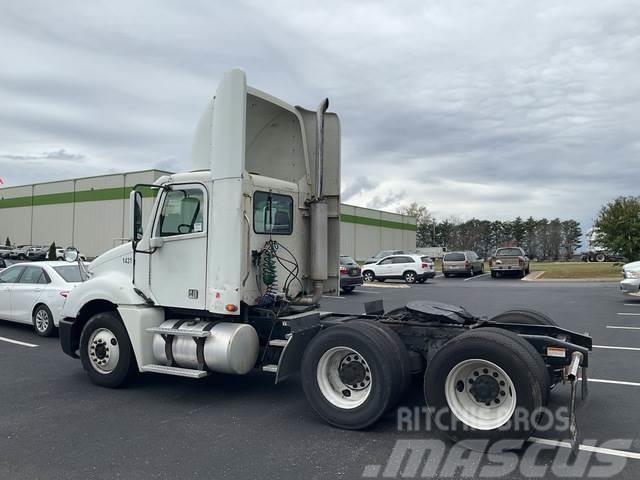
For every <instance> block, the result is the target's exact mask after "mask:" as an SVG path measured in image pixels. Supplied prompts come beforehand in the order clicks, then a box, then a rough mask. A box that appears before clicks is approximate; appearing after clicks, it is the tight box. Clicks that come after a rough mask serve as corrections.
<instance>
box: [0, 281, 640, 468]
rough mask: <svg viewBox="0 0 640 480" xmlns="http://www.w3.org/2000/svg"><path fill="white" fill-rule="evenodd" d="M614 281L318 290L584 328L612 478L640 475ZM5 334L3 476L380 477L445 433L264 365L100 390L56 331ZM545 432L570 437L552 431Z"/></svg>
mask: <svg viewBox="0 0 640 480" xmlns="http://www.w3.org/2000/svg"><path fill="white" fill-rule="evenodd" d="M617 288H618V286H617V283H615V282H605V283H588V284H585V283H580V284H578V283H558V282H554V283H544V282H539V283H538V282H522V281H519V280H517V279H495V280H492V279H491V278H490V277H489V276H487V277H475V278H474V279H472V280H469V281H464V279H462V278H448V279H445V278H443V277H438V278H436V279H434V280H431V281H429V282H428V283H427V284H424V285H414V286H407V285H404V284H402V283H400V282H385V283H384V284H369V285H365V286H363V287H362V288H358V289H357V290H356V291H355V292H354V293H353V294H350V295H346V296H344V297H340V298H325V299H323V302H322V308H323V309H324V310H332V311H337V312H349V313H361V312H363V304H364V302H366V301H370V300H374V299H382V300H383V301H384V303H385V308H386V309H387V310H389V309H391V308H395V307H399V306H402V305H404V304H406V303H407V302H409V301H412V300H421V299H429V300H436V301H440V302H447V303H452V304H456V305H462V306H464V307H466V308H467V309H469V310H470V311H471V312H473V313H476V314H480V315H489V316H492V315H495V314H497V313H499V312H501V311H503V310H506V309H509V308H515V307H523V306H526V307H530V308H535V309H538V310H540V311H543V312H545V313H547V314H549V315H550V316H552V317H553V318H554V319H555V320H556V321H557V322H558V323H559V324H560V326H562V327H565V328H569V329H572V330H575V331H578V332H585V331H587V332H589V333H590V334H591V335H592V336H593V338H594V344H595V345H597V348H595V349H594V352H593V354H592V357H591V368H590V376H591V378H592V379H594V381H592V382H591V383H590V396H589V398H588V399H587V400H586V401H585V402H579V403H578V421H579V425H580V429H581V433H582V437H583V439H585V440H584V441H583V443H586V441H587V440H594V441H595V442H596V444H597V445H601V444H602V442H606V441H609V440H612V439H628V440H631V441H632V443H631V444H629V445H627V446H625V448H621V449H619V451H618V452H617V453H618V454H619V452H622V455H623V456H622V457H610V456H609V455H605V454H599V456H596V457H594V456H591V457H590V458H588V465H592V464H594V465H596V464H599V463H602V462H604V463H606V462H607V461H608V459H609V458H622V459H624V461H625V462H626V464H625V465H624V468H623V469H622V471H621V472H619V473H618V474H617V475H616V476H615V478H625V479H635V478H638V477H639V476H640V459H635V458H628V457H633V456H634V453H637V454H638V455H637V456H638V457H639V458H640V440H638V430H639V428H638V427H639V426H640V411H639V409H638V408H637V407H638V399H639V398H640V395H639V394H640V383H639V382H640V374H639V373H638V369H637V368H636V365H638V363H639V360H640V329H636V328H638V327H640V301H630V300H629V299H625V298H623V297H622V295H621V294H620V293H619V291H618V290H617ZM621 314H627V315H621ZM629 314H634V315H629ZM609 327H623V328H609ZM0 337H1V338H0V365H1V366H2V368H1V369H0V479H49V478H51V479H58V478H59V479H87V478H92V479H93V478H97V479H102V478H104V479H113V478H123V479H138V478H140V479H155V478H159V479H165V478H166V479H174V478H184V479H188V478H203V479H217V478H231V479H244V478H291V479H294V478H295V479H300V478H305V479H315V478H318V479H320V478H322V479H325V478H362V477H363V475H364V476H367V477H376V478H385V473H384V472H385V471H386V472H387V474H388V475H386V476H401V475H403V471H402V470H394V469H393V468H390V467H388V465H389V461H390V459H391V457H392V455H393V452H394V447H396V446H397V445H398V443H397V442H398V441H403V440H415V439H435V438H438V437H437V435H436V434H434V433H433V432H431V431H428V430H426V429H420V431H418V432H407V431H405V429H399V428H398V421H397V418H398V416H397V412H395V411H392V412H389V413H388V414H387V415H386V416H385V417H383V419H382V420H381V421H380V422H379V423H378V424H376V425H375V426H374V427H372V428H370V429H369V430H367V431H360V432H358V431H344V430H339V429H336V428H333V427H331V426H329V425H326V424H325V423H324V422H323V421H322V420H320V419H319V418H318V417H317V416H316V415H315V414H314V412H313V411H312V409H311V408H310V407H309V406H308V405H307V403H306V400H305V398H304V394H303V392H302V389H301V387H300V383H299V380H298V379H291V380H288V381H286V382H284V383H282V384H279V385H274V384H273V378H272V377H271V376H270V375H264V374H250V375H248V376H244V377H235V376H224V375H213V376H211V377H208V378H206V379H203V380H191V379H183V378H174V377H167V376H160V375H153V374H147V375H145V376H141V377H140V378H139V379H137V380H136V381H135V382H134V383H133V384H132V385H130V386H129V387H127V388H125V389H119V390H109V389H104V388H100V387H97V386H94V385H93V384H91V383H90V381H89V379H88V377H87V376H86V374H85V373H84V371H83V370H82V367H81V365H80V362H79V361H77V360H73V359H71V358H69V357H67V356H65V355H64V354H63V353H62V351H61V350H60V346H59V342H58V339H57V338H55V337H54V338H44V339H43V338H39V337H36V336H35V335H34V334H33V333H32V331H31V328H29V327H28V326H21V325H15V324H11V323H8V322H0ZM7 340H10V341H14V342H21V343H10V342H8V341H7ZM29 344H31V345H35V346H29ZM620 347H624V348H628V350H624V349H619V348H620ZM634 349H636V350H634ZM606 382H628V384H624V383H606ZM568 393H569V389H568V387H567V386H562V385H560V386H558V387H557V388H556V389H555V390H554V391H553V393H552V397H551V406H554V405H563V404H566V402H567V401H568ZM422 404H423V401H422V385H421V381H420V379H414V385H413V388H412V390H411V391H410V392H409V394H408V395H407V398H405V399H404V400H403V402H402V406H403V407H407V406H408V407H410V408H415V407H419V406H420V405H422ZM541 436H542V434H541ZM544 438H549V439H551V440H562V438H561V437H557V436H556V437H554V436H553V434H552V432H548V434H547V435H545V436H544ZM448 448H451V447H448ZM561 450H564V451H566V450H567V449H566V448H562V447H561V448H560V449H558V451H561ZM554 455H555V453H554V452H553V451H548V452H545V453H544V454H542V455H541V456H540V457H539V459H538V462H539V463H540V465H542V466H543V467H545V468H547V471H545V472H544V473H542V474H541V475H540V474H536V471H535V470H534V469H532V468H531V467H530V466H529V467H526V468H520V469H517V470H516V471H514V472H512V473H509V474H508V475H507V476H503V477H502V478H530V477H535V476H545V477H546V478H551V477H554V476H560V477H561V476H563V472H562V471H559V470H557V471H553V472H552V471H550V470H549V466H550V465H551V464H552V463H553V458H555V457H554ZM625 455H626V456H625ZM385 468H390V469H389V470H385ZM394 473H395V475H394ZM404 473H405V474H406V475H405V478H406V477H411V476H412V475H410V474H411V472H408V471H407V472H404ZM457 473H458V474H460V472H457ZM565 473H566V472H565ZM420 474H421V470H418V471H417V473H416V474H415V475H414V476H415V477H416V478H419V477H420ZM439 476H440V477H442V478H444V477H447V474H446V472H439ZM471 476H476V477H478V473H477V472H475V473H474V474H473V475H471Z"/></svg>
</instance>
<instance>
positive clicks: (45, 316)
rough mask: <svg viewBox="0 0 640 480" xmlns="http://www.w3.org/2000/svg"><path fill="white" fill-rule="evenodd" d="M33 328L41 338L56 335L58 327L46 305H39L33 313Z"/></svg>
mask: <svg viewBox="0 0 640 480" xmlns="http://www.w3.org/2000/svg"><path fill="white" fill-rule="evenodd" d="M33 328H34V329H35V331H36V334H37V335H40V336H41V337H50V336H51V335H53V334H54V332H55V330H56V327H55V325H54V324H53V315H52V314H51V310H49V307H47V306H46V305H38V306H37V307H36V309H35V310H34V311H33Z"/></svg>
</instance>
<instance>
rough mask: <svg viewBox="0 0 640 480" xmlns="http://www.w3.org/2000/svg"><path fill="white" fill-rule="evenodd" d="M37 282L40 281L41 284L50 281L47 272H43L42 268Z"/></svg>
mask: <svg viewBox="0 0 640 480" xmlns="http://www.w3.org/2000/svg"><path fill="white" fill-rule="evenodd" d="M38 283H41V284H47V283H51V278H49V274H47V272H45V271H44V270H42V274H41V275H40V278H38Z"/></svg>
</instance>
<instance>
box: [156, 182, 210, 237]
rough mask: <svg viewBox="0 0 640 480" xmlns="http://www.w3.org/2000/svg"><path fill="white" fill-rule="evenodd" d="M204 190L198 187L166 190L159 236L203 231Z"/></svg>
mask: <svg viewBox="0 0 640 480" xmlns="http://www.w3.org/2000/svg"><path fill="white" fill-rule="evenodd" d="M203 218H204V192H203V191H202V190H200V189H199V188H185V189H180V190H178V189H174V190H171V191H170V192H168V193H167V194H166V196H165V199H164V205H163V206H162V213H161V215H160V225H159V228H158V233H159V236H161V237H173V236H175V235H186V234H188V233H200V232H203V231H204V223H203Z"/></svg>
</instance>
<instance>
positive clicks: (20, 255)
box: [9, 245, 31, 260]
mask: <svg viewBox="0 0 640 480" xmlns="http://www.w3.org/2000/svg"><path fill="white" fill-rule="evenodd" d="M29 248H31V245H17V246H16V247H14V248H13V249H12V250H11V251H10V252H9V258H11V259H13V260H26V259H27V250H29Z"/></svg>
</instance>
